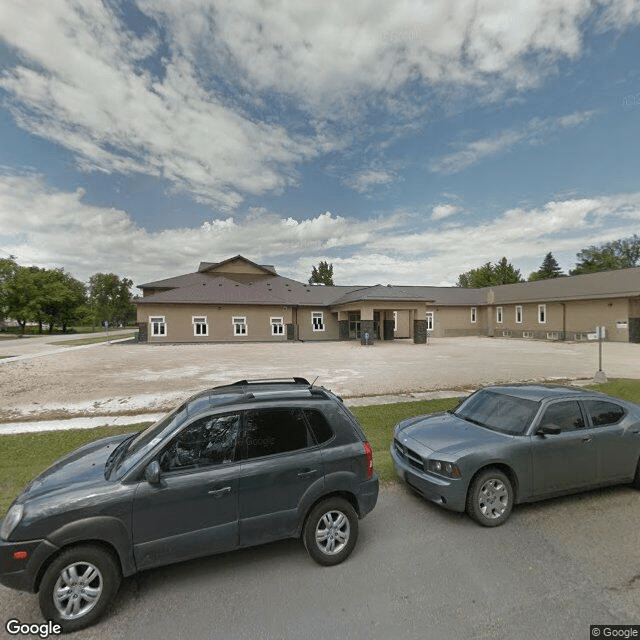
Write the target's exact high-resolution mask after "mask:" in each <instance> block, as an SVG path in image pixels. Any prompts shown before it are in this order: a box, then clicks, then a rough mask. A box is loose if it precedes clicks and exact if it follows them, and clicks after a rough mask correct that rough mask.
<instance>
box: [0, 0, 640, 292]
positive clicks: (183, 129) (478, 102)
mask: <svg viewBox="0 0 640 640" xmlns="http://www.w3.org/2000/svg"><path fill="white" fill-rule="evenodd" d="M639 61H640V2H639V1H638V0H593V1H588V0H554V1H553V2H549V1H548V0H512V1H509V2H506V1H504V0H502V1H499V0H428V1H422V2H420V1H417V0H402V1H400V2H393V3H391V2H388V0H362V1H360V2H351V3H346V2H344V1H343V0H324V1H323V2H311V1H307V0H304V1H303V0H263V1H261V2H257V1H255V0H219V1H218V0H180V2H177V1H176V0H136V1H126V2H121V1H119V0H102V1H100V0H30V1H29V2H24V0H2V1H1V2H0V257H8V256H10V255H11V256H15V257H16V259H17V262H18V264H21V265H23V266H29V265H36V266H39V267H44V268H63V269H64V270H65V271H66V272H68V273H70V274H71V275H73V276H74V277H76V278H78V279H79V280H82V281H87V280H88V279H89V277H90V276H91V275H92V274H94V273H97V272H102V273H116V274H118V275H119V276H121V277H127V278H130V279H132V280H133V282H134V284H136V285H137V284H142V283H145V282H151V281H154V280H157V279H161V278H166V277H172V276H175V275H179V274H182V273H190V272H193V271H195V270H196V269H197V266H198V264H199V263H200V261H205V262H218V261H222V260H226V259H228V258H230V257H233V256H235V255H237V254H241V255H244V256H245V257H246V258H248V259H250V260H252V261H253V262H257V263H260V264H271V265H274V266H275V267H276V270H277V271H278V273H280V274H281V275H285V276H288V277H291V278H295V279H297V280H302V281H306V280H307V279H308V278H309V276H310V274H311V269H312V266H313V265H317V264H318V263H319V262H320V260H326V261H328V262H330V263H331V264H333V267H334V282H335V284H344V285H353V284H362V285H368V284H376V283H380V284H414V285H436V286H445V285H453V284H455V283H456V281H457V279H458V276H459V275H460V274H461V273H463V272H465V271H468V270H469V269H472V268H475V267H478V266H481V265H482V264H484V263H486V262H497V261H498V260H500V258H502V257H503V256H505V257H507V259H508V260H509V261H510V262H511V263H512V264H513V265H514V266H515V267H516V268H517V269H519V270H520V272H521V275H522V276H523V277H524V278H527V277H528V275H529V274H530V273H531V272H532V271H535V270H537V269H538V268H539V267H540V265H541V263H542V261H543V259H544V257H545V255H546V253H547V252H552V253H553V255H554V256H555V258H556V259H557V260H558V262H559V264H560V266H561V267H562V269H563V270H565V271H568V270H569V269H571V268H573V267H574V266H575V264H576V261H577V257H576V255H577V253H578V252H579V251H580V250H581V249H584V248H586V247H588V246H591V245H597V244H601V243H603V242H607V241H611V240H616V239H619V238H624V237H629V236H631V235H633V234H634V233H640V181H639V179H638V178H639V175H640V172H639V169H640V64H639Z"/></svg>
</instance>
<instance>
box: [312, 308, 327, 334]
mask: <svg viewBox="0 0 640 640" xmlns="http://www.w3.org/2000/svg"><path fill="white" fill-rule="evenodd" d="M311 326H312V327H313V330H314V331H324V314H323V313H322V311H312V312H311Z"/></svg>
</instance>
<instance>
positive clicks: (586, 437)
mask: <svg viewBox="0 0 640 640" xmlns="http://www.w3.org/2000/svg"><path fill="white" fill-rule="evenodd" d="M592 440H593V438H592V437H591V436H585V437H584V438H582V442H586V443H587V444H588V443H589V442H591V441H592Z"/></svg>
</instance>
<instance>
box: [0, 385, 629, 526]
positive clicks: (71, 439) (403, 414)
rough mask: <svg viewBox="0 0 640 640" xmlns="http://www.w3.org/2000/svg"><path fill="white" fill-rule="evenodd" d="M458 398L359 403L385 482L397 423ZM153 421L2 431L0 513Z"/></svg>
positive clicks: (616, 390)
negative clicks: (71, 460) (54, 469)
mask: <svg viewBox="0 0 640 640" xmlns="http://www.w3.org/2000/svg"><path fill="white" fill-rule="evenodd" d="M589 388H590V389H596V390H598V391H602V392H604V393H608V394H610V395H612V396H616V397H619V398H624V399H625V400H630V401H632V402H637V403H640V380H627V379H621V380H611V381H609V382H607V383H605V384H600V385H593V386H590V387H589ZM457 402H458V400H457V399H456V398H450V399H444V400H421V401H419V402H398V403H394V404H383V405H371V406H366V407H354V408H353V413H354V414H355V416H356V417H357V418H358V420H359V421H360V424H361V425H362V427H363V429H364V432H365V433H366V435H367V438H368V439H369V442H370V444H371V448H372V449H373V460H374V465H375V468H376V471H377V473H378V475H379V476H380V479H381V481H382V482H394V481H395V478H396V476H395V472H394V470H393V464H392V462H391V456H390V455H389V447H390V445H391V438H392V436H393V427H394V426H395V424H396V423H397V422H399V421H400V420H403V419H404V418H408V417H410V416H416V415H421V414H426V413H436V412H438V411H446V410H447V409H451V408H452V407H455V405H456V404H457ZM147 424H148V423H144V424H133V425H129V426H124V427H99V428H97V429H70V430H67V431H48V432H44V433H32V434H15V435H1V436H0V451H1V452H2V455H0V513H1V514H4V512H5V511H6V510H7V509H8V507H9V504H11V501H12V500H13V499H14V498H15V496H16V495H18V493H19V492H20V491H21V489H22V487H24V485H25V484H26V483H27V482H29V481H30V480H31V479H32V478H34V477H35V476H36V475H37V474H39V473H40V472H41V471H43V470H44V469H46V468H47V467H48V466H49V465H50V464H51V463H52V462H54V461H55V460H57V459H58V458H60V457H61V456H63V455H64V454H65V453H68V452H69V451H72V450H73V449H77V448H78V447H79V446H81V445H82V444H85V443H86V442H90V441H92V440H96V439H98V438H103V437H105V436H110V435H114V434H118V433H129V432H131V431H137V430H139V429H141V428H143V427H145V426H147Z"/></svg>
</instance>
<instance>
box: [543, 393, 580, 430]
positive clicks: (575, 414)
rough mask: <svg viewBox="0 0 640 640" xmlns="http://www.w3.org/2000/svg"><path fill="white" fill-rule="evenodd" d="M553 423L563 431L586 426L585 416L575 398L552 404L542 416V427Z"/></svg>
mask: <svg viewBox="0 0 640 640" xmlns="http://www.w3.org/2000/svg"><path fill="white" fill-rule="evenodd" d="M547 425H551V426H553V427H560V429H561V430H562V431H573V430H575V429H583V428H584V418H583V417H582V411H580V405H579V404H578V403H577V402H576V401H575V400H566V401H564V402H556V403H554V404H552V405H551V406H550V407H549V408H548V409H547V410H546V411H545V412H544V415H543V416H542V420H541V421H540V426H541V427H546V426H547Z"/></svg>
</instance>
